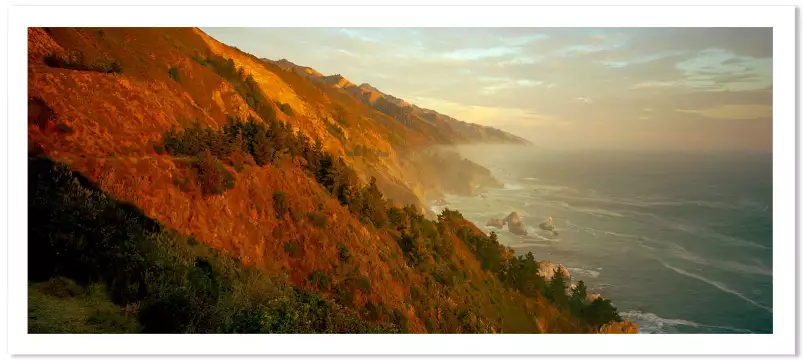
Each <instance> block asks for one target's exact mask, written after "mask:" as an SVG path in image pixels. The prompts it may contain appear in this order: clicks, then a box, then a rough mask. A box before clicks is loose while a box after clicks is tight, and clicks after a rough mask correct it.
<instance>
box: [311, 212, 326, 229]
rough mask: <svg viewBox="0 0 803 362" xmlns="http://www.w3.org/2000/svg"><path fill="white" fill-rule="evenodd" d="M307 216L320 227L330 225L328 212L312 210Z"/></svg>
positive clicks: (323, 227)
mask: <svg viewBox="0 0 803 362" xmlns="http://www.w3.org/2000/svg"><path fill="white" fill-rule="evenodd" d="M307 218H308V219H309V220H310V221H311V222H312V224H313V225H315V226H316V227H318V228H320V229H325V228H326V227H327V226H328V225H329V218H328V217H327V216H326V214H324V213H322V212H320V211H310V212H308V213H307Z"/></svg>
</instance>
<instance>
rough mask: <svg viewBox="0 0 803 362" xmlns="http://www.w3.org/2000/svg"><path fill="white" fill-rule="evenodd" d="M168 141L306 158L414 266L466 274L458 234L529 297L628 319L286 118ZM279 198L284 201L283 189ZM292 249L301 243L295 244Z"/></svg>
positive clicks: (189, 147) (582, 315) (438, 273)
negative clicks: (429, 209) (404, 192)
mask: <svg viewBox="0 0 803 362" xmlns="http://www.w3.org/2000/svg"><path fill="white" fill-rule="evenodd" d="M164 148H165V149H166V150H167V152H168V153H170V154H173V155H185V156H191V155H206V156H204V157H206V158H209V157H215V159H217V158H220V159H222V160H229V162H232V161H231V158H232V155H238V157H239V155H240V154H242V153H245V154H247V155H249V156H251V157H252V158H253V159H254V161H255V162H256V163H257V164H258V165H269V164H277V163H278V162H280V161H281V160H282V159H285V158H294V157H299V158H302V159H303V162H301V164H302V165H303V167H304V169H305V170H306V171H307V172H308V173H309V175H310V176H311V177H314V178H315V180H317V181H318V183H320V184H321V185H322V186H323V187H324V188H325V189H326V190H327V191H329V192H330V193H331V194H332V196H334V197H336V198H337V199H338V200H339V201H340V202H341V203H342V204H343V205H344V206H346V207H348V209H349V210H350V211H351V212H352V213H353V214H354V215H355V216H356V217H357V218H358V219H360V220H361V221H362V222H363V223H364V224H366V225H373V226H374V227H376V228H383V227H386V228H387V230H386V231H387V232H389V233H390V234H391V235H393V236H394V238H395V239H396V240H397V243H398V245H399V247H400V248H401V250H402V251H403V252H404V255H405V258H406V260H407V263H408V265H409V266H410V267H413V268H419V269H421V270H423V271H424V272H425V273H427V274H430V275H432V276H433V279H434V280H435V281H436V282H438V283H440V284H443V285H445V286H446V287H450V286H451V285H453V284H454V278H455V276H456V275H457V274H459V270H460V267H459V266H458V265H456V264H455V260H454V259H453V258H452V252H453V245H452V241H451V239H450V235H451V234H454V235H456V236H457V237H458V238H460V239H461V240H463V241H464V242H465V243H466V244H467V245H468V246H469V247H470V249H471V251H472V252H473V253H474V254H475V256H476V258H477V259H478V261H479V262H480V264H481V266H482V268H483V269H485V270H489V271H491V272H492V273H494V274H495V275H496V276H497V277H498V278H499V280H500V281H502V282H503V283H504V285H506V286H507V287H509V288H512V289H514V290H517V291H519V292H521V293H522V294H523V295H525V296H530V297H534V296H537V295H542V296H545V297H546V298H547V299H549V300H550V301H551V302H552V303H553V304H555V305H556V306H557V307H558V308H559V309H562V310H566V311H569V312H570V313H571V314H572V315H574V316H575V317H576V318H578V319H579V320H582V321H585V322H586V323H588V324H589V325H592V326H595V327H596V328H598V327H599V326H600V325H602V324H604V323H607V322H608V321H611V320H616V321H619V320H620V318H619V316H618V314H617V312H616V308H614V307H613V306H612V305H611V303H610V301H609V300H604V299H598V300H595V301H594V302H591V303H588V302H587V301H586V299H585V298H586V296H585V290H584V288H583V290H582V291H581V292H578V293H573V294H571V296H569V295H567V289H568V285H567V284H566V281H565V280H564V279H563V276H562V275H561V276H558V277H555V278H553V279H552V280H551V281H550V282H549V283H547V282H545V281H544V279H543V278H542V277H541V276H539V275H538V270H539V265H538V262H537V261H536V260H535V257H534V255H532V253H529V254H527V255H522V256H518V257H515V258H514V257H507V256H506V255H507V254H511V255H512V252H511V251H506V250H505V248H504V247H503V246H502V245H500V244H499V242H498V240H497V238H496V235H495V234H494V233H491V235H490V236H489V237H486V236H484V235H482V234H478V233H475V232H473V231H472V230H471V229H470V228H469V227H468V226H467V225H466V222H465V220H464V219H463V217H462V215H460V213H459V212H457V211H451V210H448V209H447V210H445V211H444V212H443V213H442V214H441V215H440V216H439V217H438V220H437V221H431V220H427V219H426V218H424V216H423V215H422V214H421V213H420V212H418V211H417V210H416V208H415V207H413V206H407V207H404V208H398V207H395V206H392V205H391V204H390V203H388V202H387V200H385V198H384V196H383V195H382V192H380V191H379V189H378V188H377V186H376V180H375V179H371V181H370V182H369V183H368V184H367V185H364V186H360V182H359V179H358V178H357V176H356V173H355V172H354V171H353V170H352V169H351V168H350V167H349V166H348V165H347V164H346V163H345V162H344V161H343V160H342V159H339V158H334V157H332V156H331V155H329V154H328V153H326V152H324V151H323V150H322V149H321V146H320V143H318V142H315V143H312V142H310V140H309V139H308V138H307V137H305V136H304V135H302V134H301V133H300V132H299V133H294V132H293V131H292V130H291V129H290V128H289V127H287V126H286V125H285V124H284V123H282V122H279V121H276V120H273V121H272V122H270V124H268V125H265V124H263V123H258V122H257V121H256V120H254V119H253V118H249V120H248V121H247V122H242V121H241V120H239V119H236V118H232V119H230V121H229V123H228V124H227V125H225V126H224V127H222V128H220V129H217V130H216V129H213V128H206V129H203V128H201V127H200V126H198V125H196V126H194V127H191V128H188V129H186V130H184V131H181V132H178V131H175V130H171V131H170V132H167V133H166V134H165V137H164ZM212 155H213V156H212ZM469 162H470V161H469ZM275 197H278V198H279V199H280V200H281V198H282V197H283V196H275ZM281 209H282V207H280V206H279V209H277V210H276V211H277V213H281ZM323 216H324V217H318V218H315V216H310V215H308V217H309V218H310V220H311V221H313V224H314V225H318V226H319V227H325V225H324V223H325V222H326V220H325V215H323ZM287 248H289V249H288V250H291V251H292V250H293V246H292V245H290V246H287ZM557 274H559V273H557ZM430 309H431V308H429V307H427V306H426V305H420V306H417V310H418V311H422V313H423V312H425V311H427V310H430ZM422 318H424V319H426V318H428V316H422ZM435 328H436V329H435V330H442V329H440V328H437V327H435ZM473 328H475V326H474V327H470V328H467V327H465V326H463V328H462V330H464V331H465V330H473ZM447 330H448V329H447Z"/></svg>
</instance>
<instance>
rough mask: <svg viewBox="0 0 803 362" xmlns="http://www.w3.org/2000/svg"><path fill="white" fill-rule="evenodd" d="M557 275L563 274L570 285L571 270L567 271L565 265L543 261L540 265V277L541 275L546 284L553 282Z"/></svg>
mask: <svg viewBox="0 0 803 362" xmlns="http://www.w3.org/2000/svg"><path fill="white" fill-rule="evenodd" d="M556 273H560V274H563V279H565V280H566V282H567V283H569V282H570V281H571V280H572V275H571V273H569V269H566V267H565V266H563V264H554V263H552V262H551V261H549V260H543V261H540V262H539V263H538V275H540V276H541V277H542V278H544V280H545V281H546V282H549V281H551V280H552V278H554V277H555V274H556Z"/></svg>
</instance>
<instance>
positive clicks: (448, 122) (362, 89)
mask: <svg viewBox="0 0 803 362" xmlns="http://www.w3.org/2000/svg"><path fill="white" fill-rule="evenodd" d="M262 60H263V61H266V62H269V63H272V64H276V65H277V66H279V67H281V68H282V69H285V70H288V71H293V72H296V73H297V74H299V75H302V76H304V77H307V78H308V79H310V80H313V81H315V82H319V83H323V84H328V85H330V86H332V87H336V88H340V89H344V90H345V91H347V92H348V93H349V94H351V95H352V96H354V97H355V98H357V99H359V100H360V101H362V102H363V103H364V104H366V105H369V106H371V107H374V108H376V109H377V110H379V111H381V112H383V113H385V114H388V115H389V116H398V115H402V116H401V117H411V116H413V117H415V118H418V119H420V120H423V121H425V122H428V123H430V124H432V125H435V126H436V127H437V126H439V125H440V126H441V128H440V129H441V130H443V129H448V130H450V131H452V132H455V133H459V136H458V137H456V139H455V140H454V141H456V142H453V143H457V144H459V143H461V142H466V143H510V144H521V145H532V142H530V141H528V140H526V139H524V138H522V137H519V136H516V135H513V134H511V133H508V132H505V131H502V130H499V129H496V128H493V127H489V126H482V125H478V124H475V123H468V122H463V121H460V120H457V119H455V118H452V117H449V116H447V115H444V114H441V113H438V112H437V111H434V110H431V109H426V108H422V107H419V106H417V105H414V104H411V103H409V102H407V101H405V100H404V99H401V98H398V97H395V96H393V95H390V94H387V93H384V92H382V91H380V90H379V89H377V88H376V87H374V86H372V85H371V84H369V83H362V84H360V85H359V86H357V85H356V84H354V83H352V82H351V81H349V80H348V79H346V78H344V77H343V76H342V75H340V74H334V75H330V76H325V75H323V74H321V73H320V72H318V71H316V70H315V69H313V68H311V67H307V66H300V65H297V64H295V63H293V62H290V61H288V60H287V59H281V60H279V61H274V60H270V59H268V58H262ZM383 101H384V102H385V103H384V104H379V105H377V102H383ZM408 108H409V109H408ZM404 122H411V120H410V119H405V120H404Z"/></svg>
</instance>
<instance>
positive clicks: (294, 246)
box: [284, 241, 301, 258]
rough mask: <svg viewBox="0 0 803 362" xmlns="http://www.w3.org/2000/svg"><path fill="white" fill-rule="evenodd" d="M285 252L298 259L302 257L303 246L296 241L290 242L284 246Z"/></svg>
mask: <svg viewBox="0 0 803 362" xmlns="http://www.w3.org/2000/svg"><path fill="white" fill-rule="evenodd" d="M284 252H286V253H287V254H288V255H290V256H292V257H294V258H297V257H299V256H301V245H298V243H296V242H295V241H289V242H287V243H285V244H284Z"/></svg>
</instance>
